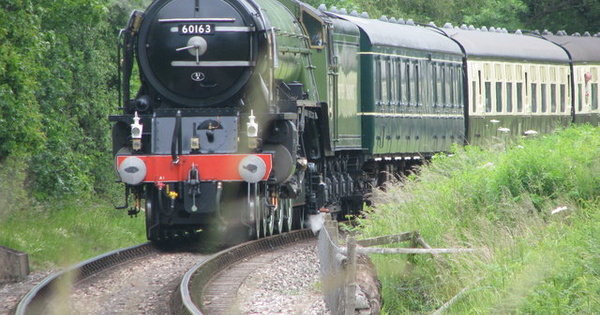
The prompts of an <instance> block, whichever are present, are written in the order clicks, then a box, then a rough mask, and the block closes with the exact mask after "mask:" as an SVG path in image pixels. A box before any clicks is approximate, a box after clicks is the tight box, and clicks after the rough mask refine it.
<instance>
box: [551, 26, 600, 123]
mask: <svg viewBox="0 0 600 315" xmlns="http://www.w3.org/2000/svg"><path fill="white" fill-rule="evenodd" d="M542 36H543V38H545V39H547V40H549V41H551V42H553V43H556V44H557V45H560V46H561V47H563V48H564V49H565V50H566V51H567V52H568V53H569V56H570V57H571V60H572V70H571V73H573V75H572V77H571V78H570V80H571V81H572V82H569V83H570V89H571V91H575V93H573V95H572V99H573V107H574V114H575V117H574V121H575V122H576V123H591V124H594V125H598V122H599V120H600V106H599V102H600V99H599V98H600V94H599V93H600V90H599V88H598V86H599V85H600V77H599V75H600V37H598V34H597V35H596V36H591V35H590V34H589V33H584V34H583V35H580V34H578V33H577V34H573V35H570V36H569V35H567V34H565V33H564V32H559V33H557V34H556V35H552V34H548V33H546V34H543V35H542Z"/></svg>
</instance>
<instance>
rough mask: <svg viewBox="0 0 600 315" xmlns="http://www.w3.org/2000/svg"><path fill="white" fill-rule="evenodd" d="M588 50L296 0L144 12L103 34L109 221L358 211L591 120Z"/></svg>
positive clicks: (156, 224) (256, 231)
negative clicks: (383, 194) (434, 174)
mask: <svg viewBox="0 0 600 315" xmlns="http://www.w3.org/2000/svg"><path fill="white" fill-rule="evenodd" d="M585 35H588V34H585ZM597 51H600V38H598V37H597V36H595V37H594V36H559V35H551V34H522V33H521V32H516V33H510V34H509V33H508V32H506V31H505V30H496V29H493V30H492V29H489V30H488V29H484V28H481V29H473V30H469V28H468V27H466V26H463V27H452V26H451V25H446V26H444V27H441V28H438V27H436V26H435V25H418V24H416V23H414V22H413V21H411V20H408V21H404V20H401V19H400V20H396V19H395V18H390V19H387V18H385V17H382V18H381V19H379V20H375V19H370V18H368V16H366V15H365V14H362V15H359V14H357V13H356V12H351V13H348V12H346V11H345V10H337V9H335V8H331V9H330V10H328V9H327V8H326V7H325V6H321V7H320V8H318V9H315V8H313V7H311V6H309V5H307V4H305V3H303V2H300V1H296V0H155V1H154V2H153V3H152V4H150V6H149V7H148V8H147V9H146V11H145V12H140V11H134V12H133V13H132V14H131V17H130V20H129V23H128V25H127V27H126V28H125V29H123V30H122V31H121V33H120V36H119V55H120V59H121V62H120V65H119V78H120V80H121V82H122V84H121V88H120V94H121V95H120V97H119V98H120V113H119V114H118V115H113V116H110V121H111V122H113V130H112V140H113V153H114V158H115V169H116V171H117V173H118V176H119V178H120V180H121V182H123V183H124V184H125V190H126V196H127V197H126V201H127V203H126V206H124V207H123V208H126V209H128V212H129V214H130V215H135V214H137V213H139V212H140V211H144V212H145V217H146V231H147V237H148V239H150V240H161V239H165V238H169V237H173V236H180V235H185V234H189V233H194V232H195V231H198V230H200V229H202V230H211V229H218V228H226V230H227V231H241V232H242V233H244V234H248V235H252V236H254V237H263V236H267V235H271V234H273V233H275V232H282V231H285V230H291V229H294V228H297V227H302V226H303V225H304V222H305V219H306V217H307V216H308V215H310V214H316V213H319V212H323V211H327V212H330V213H332V214H334V216H335V215H339V216H342V215H345V214H348V213H353V212H358V211H360V210H361V208H362V205H363V202H364V196H365V194H367V193H368V192H369V191H370V189H371V188H372V187H374V186H376V185H378V184H380V183H381V182H383V181H385V180H387V179H389V177H390V176H394V174H396V173H398V172H401V171H403V170H406V169H407V168H409V167H410V166H412V165H414V164H418V163H420V162H421V161H422V160H424V159H427V158H429V157H431V156H432V155H434V154H436V153H439V152H446V151H449V150H450V149H451V147H452V146H453V145H455V144H458V145H463V144H466V143H474V144H479V143H484V142H487V141H494V138H495V137H502V136H504V135H505V134H507V135H508V134H512V135H513V136H516V135H522V134H532V133H543V132H549V131H551V130H554V129H555V128H557V127H560V126H566V125H568V124H570V123H572V122H574V121H577V122H583V121H589V122H592V123H597V121H598V117H599V115H598V114H599V113H600V110H599V109H598V84H599V79H598V71H599V69H600V55H598V54H597V53H594V52H597ZM138 73H139V80H138V78H134V75H137V74H138ZM133 82H135V83H134V84H135V85H136V89H137V93H136V94H135V95H133V96H132V95H131V90H132V89H133V88H132V86H131V85H132V83H133ZM138 87H139V88H138ZM131 197H132V198H133V201H131V202H129V198H131Z"/></svg>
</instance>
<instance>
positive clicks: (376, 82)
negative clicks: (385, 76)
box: [373, 58, 383, 104]
mask: <svg viewBox="0 0 600 315" xmlns="http://www.w3.org/2000/svg"><path fill="white" fill-rule="evenodd" d="M374 65H375V78H381V75H382V74H381V62H380V60H379V58H375V62H374ZM373 81H374V82H373V83H374V85H375V102H376V103H377V104H379V103H381V85H382V84H383V83H382V81H383V80H381V79H379V80H378V79H375V80H373Z"/></svg>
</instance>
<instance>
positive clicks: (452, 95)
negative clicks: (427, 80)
mask: <svg viewBox="0 0 600 315" xmlns="http://www.w3.org/2000/svg"><path fill="white" fill-rule="evenodd" d="M448 71H450V83H449V84H448V90H450V98H449V99H448V103H449V105H450V106H452V107H454V104H455V103H456V101H455V98H456V94H455V93H454V83H455V82H456V78H455V77H454V76H455V74H454V67H452V65H449V66H448Z"/></svg>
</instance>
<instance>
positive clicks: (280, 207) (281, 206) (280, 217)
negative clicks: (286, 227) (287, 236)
mask: <svg viewBox="0 0 600 315" xmlns="http://www.w3.org/2000/svg"><path fill="white" fill-rule="evenodd" d="M284 210H285V201H284V200H283V199H280V198H277V207H276V208H275V216H276V218H277V219H276V222H277V232H279V233H283V221H284V219H285V218H284V214H285V213H284Z"/></svg>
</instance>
